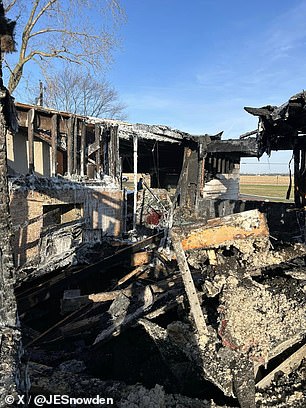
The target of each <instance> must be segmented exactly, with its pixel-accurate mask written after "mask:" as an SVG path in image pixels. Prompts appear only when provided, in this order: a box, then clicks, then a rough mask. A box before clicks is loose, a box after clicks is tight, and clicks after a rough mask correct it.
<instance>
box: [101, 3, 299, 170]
mask: <svg viewBox="0 0 306 408" xmlns="http://www.w3.org/2000/svg"><path fill="white" fill-rule="evenodd" d="M123 5H124V7H125V9H126V13H127V24H126V25H125V26H124V27H123V28H122V30H121V37H122V46H121V49H120V50H118V51H117V53H116V55H115V63H114V65H113V66H112V69H111V70H110V72H109V75H110V78H111V80H112V82H113V84H114V86H115V87H116V88H117V90H118V92H119V94H120V96H121V99H122V101H123V102H124V103H125V104H126V105H127V107H128V108H127V112H128V119H129V121H131V122H145V123H162V124H167V125H169V126H172V127H175V128H179V129H181V130H185V131H187V132H190V133H195V134H201V133H211V134H214V133H217V132H219V131H220V130H224V138H233V137H234V138H235V137H237V136H239V135H240V134H241V133H244V132H246V131H248V130H253V129H255V128H256V127H257V119H256V118H255V117H252V116H251V115H249V114H247V113H246V112H245V111H244V110H243V107H244V106H256V107H258V106H263V105H267V104H271V105H280V104H281V103H283V102H285V101H287V100H288V98H289V97H290V96H292V95H293V94H295V93H297V92H300V91H301V90H303V88H306V70H305V63H306V24H305V18H306V1H305V0H303V1H301V0H291V1H290V2H288V1H285V0H269V1H266V0H257V1H256V2H249V1H245V0H233V1H227V0H219V1H216V0H207V1H206V0H192V1H189V2H187V1H185V0H184V1H183V0H145V1H143V0H132V1H131V0H123ZM288 158H289V155H288V154H284V153H281V154H276V155H275V154H273V155H272V157H271V158H270V160H268V159H267V158H263V159H262V161H261V162H262V163H268V162H269V161H270V164H267V165H263V164H261V165H258V164H257V160H256V159H252V160H250V159H248V160H246V159H243V160H242V162H243V163H245V162H249V161H251V162H254V163H255V164H256V166H255V167H254V166H251V167H249V166H248V169H250V171H257V170H258V172H271V171H272V172H273V171H275V172H286V171H287V169H288V165H286V164H285V163H288ZM273 163H284V164H281V165H274V164H273ZM242 170H244V171H248V170H246V169H245V168H243V167H242Z"/></svg>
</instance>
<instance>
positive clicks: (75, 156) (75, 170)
mask: <svg viewBox="0 0 306 408" xmlns="http://www.w3.org/2000/svg"><path fill="white" fill-rule="evenodd" d="M73 173H74V174H77V173H78V118H77V117H75V118H74V127H73Z"/></svg>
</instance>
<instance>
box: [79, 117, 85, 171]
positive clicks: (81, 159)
mask: <svg viewBox="0 0 306 408" xmlns="http://www.w3.org/2000/svg"><path fill="white" fill-rule="evenodd" d="M85 144H86V123H85V122H82V125H81V152H80V166H81V168H80V175H81V176H84V175H85Z"/></svg>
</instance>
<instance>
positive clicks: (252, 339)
mask: <svg viewBox="0 0 306 408" xmlns="http://www.w3.org/2000/svg"><path fill="white" fill-rule="evenodd" d="M170 235H171V246H170V247H165V246H164V245H163V244H164V243H165V242H169V241H167V240H163V239H162V240H161V236H162V234H157V235H153V236H152V237H149V238H146V239H144V240H142V241H139V242H137V243H134V244H131V245H128V246H127V247H125V248H123V249H119V250H118V251H116V252H115V253H114V254H113V255H110V256H109V257H108V258H104V259H103V260H102V261H100V262H99V263H96V264H95V265H89V266H86V267H85V268H82V269H77V270H72V271H70V272H69V271H67V270H66V271H62V272H61V273H57V274H56V275H55V276H51V277H50V276H49V281H48V278H47V277H46V276H44V278H43V279H44V280H43V281H42V280H41V281H40V282H39V283H38V282H37V281H33V284H32V286H31V285H30V284H29V282H27V287H24V288H23V287H22V286H20V287H19V288H18V289H17V290H16V294H17V302H18V303H19V308H20V312H21V313H22V316H21V318H22V325H23V333H24V343H25V348H26V351H27V356H28V359H29V372H30V377H31V382H32V391H31V392H32V393H33V394H35V393H38V392H39V393H40V394H52V393H54V391H55V390H56V391H57V392H56V393H58V390H60V392H61V393H63V394H69V393H71V390H74V392H73V395H74V396H82V395H83V396H88V395H96V394H103V393H104V395H105V394H107V395H108V396H111V397H113V398H114V399H115V403H116V406H118V407H134V406H135V407H138V406H139V407H140V406H151V405H150V404H152V406H153V405H154V404H155V405H154V406H166V407H172V406H173V407H175V406H178V405H177V404H178V403H179V404H180V406H183V407H210V406H237V407H238V406H241V407H243V408H246V407H256V406H264V407H265V406H277V407H298V406H302V404H303V400H304V398H305V331H306V315H305V303H306V301H305V289H306V286H305V280H306V268H305V260H304V259H305V255H306V246H305V245H303V244H286V245H285V244H283V245H279V246H278V247H274V248H272V246H271V243H270V236H269V230H268V227H267V223H266V219H265V216H264V215H263V214H262V213H260V212H259V211H258V210H252V211H246V212H242V213H238V214H235V215H230V216H226V217H222V218H217V219H212V220H209V221H208V222H207V223H205V224H204V223H203V224H201V223H197V224H188V225H186V226H183V225H180V226H175V227H173V228H172V229H171V233H170ZM124 260H125V261H127V260H128V263H127V264H126V265H129V267H128V268H124ZM101 277H103V279H101ZM41 279H42V278H41ZM68 373H69V375H68ZM292 378H294V379H298V382H297V383H296V385H295V387H294V388H292V387H291V385H290V384H292V381H293V380H292ZM76 384H78V385H77V386H76ZM80 384H81V385H80ZM140 384H141V385H140ZM288 384H289V385H288ZM290 387H291V388H290ZM275 390H277V393H275ZM178 401H179V402H178ZM216 404H218V405H216Z"/></svg>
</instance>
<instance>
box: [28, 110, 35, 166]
mask: <svg viewBox="0 0 306 408" xmlns="http://www.w3.org/2000/svg"><path fill="white" fill-rule="evenodd" d="M34 121H35V109H30V110H29V111H28V144H29V173H30V174H32V173H34Z"/></svg>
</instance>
